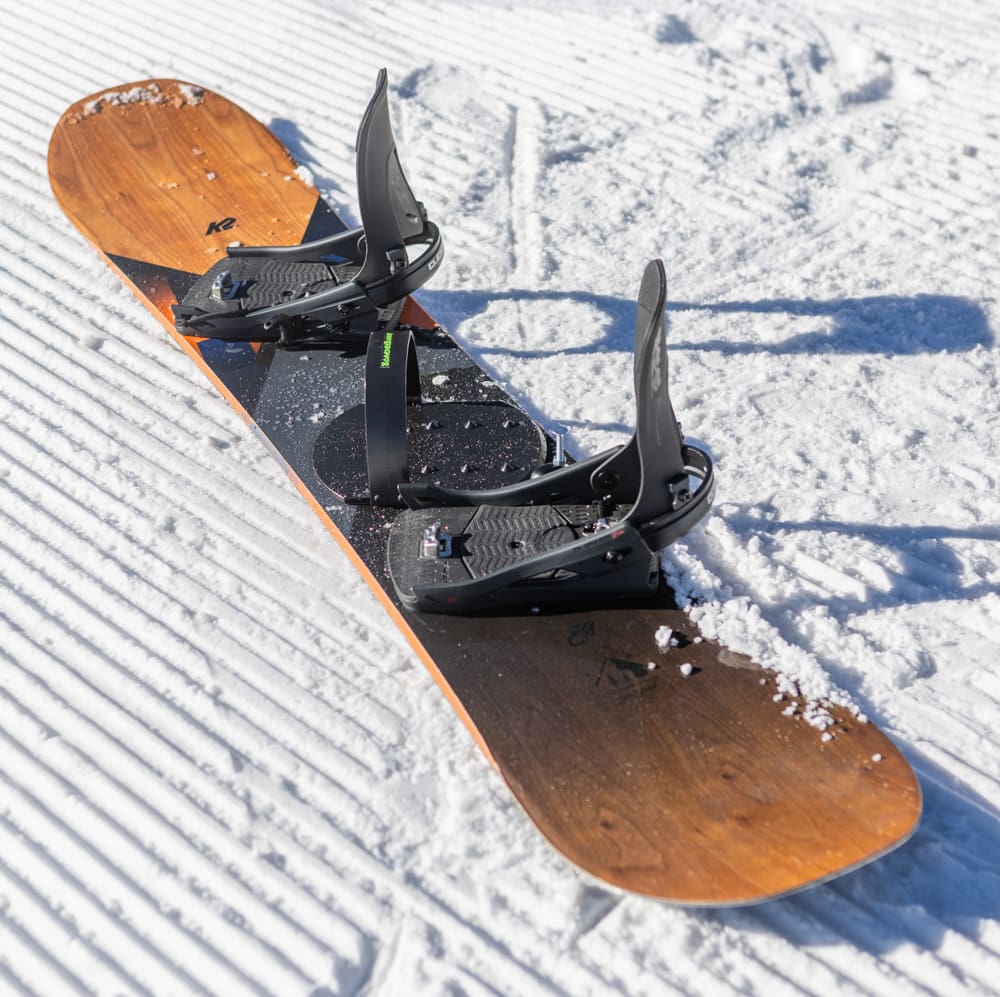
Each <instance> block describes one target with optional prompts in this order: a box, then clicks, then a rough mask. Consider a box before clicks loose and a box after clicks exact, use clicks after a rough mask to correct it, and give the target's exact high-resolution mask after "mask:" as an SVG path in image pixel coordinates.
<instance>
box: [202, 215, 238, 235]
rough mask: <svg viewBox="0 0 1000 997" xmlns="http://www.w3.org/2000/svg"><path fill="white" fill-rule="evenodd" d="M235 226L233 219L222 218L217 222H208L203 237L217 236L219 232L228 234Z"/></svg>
mask: <svg viewBox="0 0 1000 997" xmlns="http://www.w3.org/2000/svg"><path fill="white" fill-rule="evenodd" d="M235 224H236V219H235V218H222V219H220V220H219V221H217V222H209V223H208V228H207V229H205V235H217V234H218V233H219V232H228V231H229V229H231V228H232V227H233V226H234V225H235Z"/></svg>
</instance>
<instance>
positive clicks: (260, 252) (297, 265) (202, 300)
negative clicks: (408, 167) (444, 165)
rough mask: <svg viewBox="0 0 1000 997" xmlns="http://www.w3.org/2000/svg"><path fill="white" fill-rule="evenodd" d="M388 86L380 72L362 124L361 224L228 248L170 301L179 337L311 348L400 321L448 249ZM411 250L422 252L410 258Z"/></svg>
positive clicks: (359, 183) (385, 77)
mask: <svg viewBox="0 0 1000 997" xmlns="http://www.w3.org/2000/svg"><path fill="white" fill-rule="evenodd" d="M387 90H388V78H387V76H386V72H385V70H384V69H382V70H380V71H379V74H378V80H377V82H376V85H375V93H374V95H373V96H372V99H371V102H370V103H369V105H368V109H367V110H366V111H365V115H364V117H363V118H362V120H361V125H360V127H359V129H358V140H357V153H358V160H357V170H358V202H359V207H360V210H361V227H360V228H355V229H350V230H348V231H345V232H339V233H337V234H336V235H334V236H330V237H328V238H325V239H317V240H315V241H311V242H304V243H302V244H301V245H298V246H236V245H234V246H229V247H228V248H227V250H226V254H227V255H226V257H225V258H224V259H222V260H220V261H219V262H218V263H216V264H215V265H214V266H213V267H212V268H211V269H210V270H209V271H208V272H207V273H205V274H203V275H202V276H201V277H200V278H199V279H198V280H197V281H196V282H195V284H194V285H193V286H192V287H191V289H190V290H189V291H188V293H187V294H186V295H185V296H184V299H183V300H182V301H181V302H180V303H179V304H176V305H174V306H173V311H174V324H175V327H176V329H177V331H178V332H179V333H181V334H182V335H185V336H200V337H206V338H211V339H222V340H229V341H237V342H247V341H250V342H277V343H278V345H279V346H283V347H286V348H293V349H294V348H299V349H305V348H313V347H316V346H322V345H325V344H328V343H329V344H337V343H342V342H344V340H345V339H350V338H357V337H358V336H361V337H362V338H363V337H364V336H366V335H367V334H368V333H370V332H372V331H374V330H375V329H378V328H387V327H391V326H392V325H393V324H394V323H395V322H396V321H397V320H398V318H399V313H400V312H401V311H402V306H403V302H404V300H405V299H406V296H407V295H408V294H410V293H411V292H412V291H415V290H416V289H417V288H418V287H421V286H422V285H423V284H424V283H426V281H427V280H428V278H429V277H430V276H431V274H432V273H433V272H434V270H435V269H436V268H437V266H438V264H439V263H440V262H441V258H442V255H443V253H444V247H443V245H442V242H441V233H440V232H439V231H438V227H437V226H436V225H435V224H434V223H433V222H431V221H429V220H428V218H427V212H426V210H425V209H424V206H423V205H422V204H421V203H420V202H419V201H417V200H416V198H414V196H413V192H412V191H411V190H410V185H409V183H408V182H407V180H406V176H405V175H404V174H403V169H402V167H401V166H400V164H399V157H398V155H397V152H396V142H395V139H394V138H393V134H392V126H391V124H390V122H389V105H388V99H387ZM413 246H423V247H424V248H423V250H422V251H421V252H420V253H419V255H417V256H416V257H415V258H413V259H411V257H410V254H409V253H408V252H407V249H408V248H409V247H413Z"/></svg>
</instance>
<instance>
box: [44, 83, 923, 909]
mask: <svg viewBox="0 0 1000 997" xmlns="http://www.w3.org/2000/svg"><path fill="white" fill-rule="evenodd" d="M360 110H361V109H359V114H360ZM404 158H405V156H404ZM49 171H50V179H51V183H52V188H53V191H54V193H55V196H56V198H57V200H58V201H59V203H60V205H61V206H62V208H63V210H64V211H65V212H66V214H67V216H68V217H69V218H70V220H71V221H72V222H73V223H74V224H75V225H76V227H77V228H78V229H79V230H80V231H81V232H82V233H83V234H84V235H85V236H86V237H87V238H88V239H89V240H90V241H91V242H92V243H93V244H94V246H95V247H96V248H97V249H98V250H99V251H100V252H101V253H102V254H104V256H105V257H106V258H112V257H114V258H121V257H124V258H128V259H131V260H136V261H142V262H143V263H147V264H154V265H156V266H159V267H163V268H168V269H171V270H182V271H188V272H191V273H201V272H203V271H204V270H206V269H208V267H209V266H210V265H211V264H212V263H213V262H214V261H215V260H216V259H217V258H218V257H219V255H220V254H221V253H223V252H224V250H225V246H226V245H227V244H228V243H230V242H232V241H234V240H240V241H242V242H244V243H246V244H255V243H295V242H298V241H299V240H301V238H302V236H303V233H304V232H305V231H306V228H307V226H308V225H309V222H310V219H311V216H312V213H313V211H314V209H315V206H316V202H317V197H318V195H317V193H316V191H315V190H314V189H313V188H312V187H311V186H310V185H309V184H307V183H305V182H304V181H303V180H302V179H301V178H300V177H299V176H298V174H297V173H296V172H295V163H294V162H293V161H292V159H291V157H290V156H289V154H288V152H287V151H286V150H285V149H284V147H283V146H282V145H281V143H280V142H279V141H278V140H277V139H276V138H275V137H274V136H273V135H272V134H271V133H270V132H269V131H268V130H267V129H266V128H264V127H263V126H262V125H260V124H259V123H258V122H256V121H255V120H254V119H253V118H251V117H250V116H249V115H247V114H246V113H245V112H243V111H241V110H240V109H239V108H237V107H236V106H235V105H233V104H232V103H230V102H229V101H227V100H226V99H224V98H222V97H220V96H218V95H216V94H213V93H211V92H209V91H206V90H203V89H202V88H199V87H194V86H191V85H190V84H181V83H178V82H176V81H169V80H152V81H144V82H141V83H136V84H129V85H125V86H121V87H115V88H112V89H110V90H106V91H103V92H101V93H99V94H96V95H94V96H92V97H88V98H86V99H85V100H82V101H80V102H78V103H77V104H75V105H74V106H73V107H72V108H70V109H69V111H67V113H66V114H65V115H64V116H63V118H62V119H61V121H60V122H59V125H58V126H57V128H56V130H55V133H54V135H53V138H52V143H51V147H50V153H49ZM229 219H233V221H232V224H231V225H228V227H220V223H222V224H227V220H229ZM109 262H112V261H111V260H110V259H109ZM641 262H643V261H637V268H638V265H639V264H640V263H641ZM118 269H119V272H121V268H118ZM123 276H125V277H126V278H127V279H128V275H127V274H123ZM130 282H131V283H132V284H133V286H134V287H135V288H136V290H137V293H140V295H141V296H143V297H144V299H145V301H146V303H147V304H148V305H149V306H150V308H151V309H153V310H154V311H155V312H156V314H157V315H158V316H159V317H160V318H161V319H162V320H163V322H164V324H165V325H166V326H167V328H168V330H169V331H171V333H172V334H174V336H175V338H176V339H177V340H178V342H180V343H181V345H182V346H183V347H184V348H185V349H186V350H187V352H188V353H189V354H190V355H191V356H192V357H193V358H194V359H195V360H196V361H197V362H198V363H199V365H200V366H201V367H202V369H203V370H205V371H206V373H207V374H208V375H209V376H210V377H211V379H212V380H213V382H214V383H215V384H216V386H217V387H219V388H220V390H222V391H223V393H224V394H225V395H226V397H227V398H228V400H229V401H230V402H231V403H232V404H233V405H234V406H236V407H237V409H239V410H240V411H241V412H243V414H244V415H245V417H246V418H247V419H248V421H253V420H252V417H251V416H250V415H249V413H247V412H246V411H245V406H244V403H243V402H242V401H241V399H240V397H238V395H237V394H235V393H234V392H233V391H230V390H228V389H227V388H226V386H225V384H224V383H223V381H222V379H221V378H220V377H219V376H218V374H217V372H216V371H214V370H213V368H212V365H211V363H210V362H209V361H208V360H207V359H206V356H205V353H204V351H200V350H199V349H197V348H196V345H195V343H194V341H192V340H185V339H184V337H178V336H177V335H176V334H175V333H173V330H172V327H171V319H170V312H169V305H170V303H171V301H172V300H173V296H172V294H171V292H170V289H169V287H168V285H167V284H166V283H163V282H161V283H160V284H156V283H155V282H154V283H149V284H146V285H144V286H143V287H139V286H138V285H137V284H136V283H135V281H134V280H133V281H130ZM151 288H158V290H151ZM415 309H416V306H411V311H410V313H409V314H410V315H411V316H414V317H416V318H417V320H418V321H419V320H423V321H425V322H427V323H428V324H429V320H427V317H426V315H424V314H423V313H422V312H417V311H416V310H415ZM463 356H464V354H463ZM317 369H319V365H317ZM282 456H285V457H287V455H282ZM289 473H290V475H291V477H292V479H293V481H294V482H295V484H296V485H297V486H298V487H299V489H300V491H301V492H302V494H303V495H304V496H305V497H306V498H307V499H308V500H309V501H310V503H311V504H312V506H313V508H314V509H315V510H316V512H317V514H319V515H320V516H321V517H322V518H323V519H324V521H325V522H326V524H327V525H328V527H329V528H330V531H331V533H333V535H334V536H335V537H336V539H337V540H338V541H339V542H340V544H341V545H342V546H343V547H344V548H345V550H347V551H348V553H349V555H350V556H351V557H352V560H353V561H354V563H355V564H356V565H357V566H358V568H359V570H360V571H362V573H363V574H364V576H365V577H366V579H367V580H368V581H369V583H370V584H371V585H372V587H373V589H374V590H375V592H376V594H377V595H378V597H379V598H380V599H381V600H382V602H383V605H385V607H386V609H387V611H388V612H389V613H390V614H391V615H392V616H393V618H394V619H395V622H396V623H397V624H398V625H399V626H400V627H401V628H402V629H403V631H404V633H406V634H407V636H408V638H409V639H410V641H411V643H412V644H413V646H414V648H415V650H416V651H417V653H418V654H419V655H420V657H421V659H422V660H423V661H424V663H425V664H426V665H427V667H428V668H429V669H430V671H431V672H432V674H433V675H434V677H435V678H436V679H437V681H438V682H439V684H440V685H441V687H442V689H443V690H444V691H445V693H446V695H448V697H449V699H450V701H451V702H452V704H453V705H454V706H455V708H456V710H457V711H458V713H459V715H460V716H461V717H462V719H463V720H464V721H465V723H466V724H467V725H468V726H469V728H470V730H471V731H472V732H473V734H474V736H475V737H476V739H477V741H478V743H479V744H480V745H481V747H482V748H483V749H484V751H485V752H486V754H487V756H488V757H489V758H490V759H491V761H493V762H494V764H495V765H496V766H497V768H498V769H499V771H500V772H501V774H502V775H503V777H504V778H505V780H506V781H507V783H508V785H509V786H510V788H511V790H512V792H513V793H514V795H515V796H516V797H517V799H518V800H519V802H520V803H521V804H522V806H523V807H524V809H525V810H526V812H527V813H528V814H529V816H530V817H531V819H532V820H533V821H534V823H535V824H536V825H537V826H538V827H539V829H540V830H541V831H542V833H543V834H544V835H545V836H546V837H547V838H548V839H549V841H550V842H551V843H552V844H553V845H554V846H555V847H556V848H558V849H559V850H560V851H561V852H562V853H563V854H565V855H566V856H567V857H569V858H570V859H571V860H573V861H574V862H575V863H577V864H578V865H580V866H581V867H582V868H584V869H585V870H587V871H588V872H590V873H591V874H593V875H595V876H598V877H600V878H601V879H602V880H604V881H605V882H607V883H610V884H613V885H615V886H618V887H620V888H623V889H627V890H632V891H636V892H638V893H643V894H648V895H651V896H656V897H660V898H663V899H667V900H670V901H672V902H675V903H688V904H700V905H715V904H726V905H731V904H738V903H749V902H754V901H759V900H762V899H768V898H771V897H774V896H780V895H782V894H784V893H787V892H790V891H792V890H795V889H800V888H802V887H803V886H806V885H810V884H814V883H818V882H822V881H824V880H826V879H829V878H831V877H833V876H836V875H838V874H841V873H843V872H845V871H847V870H850V869H852V868H855V867H857V866H859V865H861V864H863V863H865V862H867V861H870V860H871V859H873V858H875V857H877V856H879V855H881V854H884V853H885V852H887V851H888V850H890V849H892V848H893V847H895V846H897V845H898V844H900V843H901V842H902V841H904V840H905V839H906V838H907V837H908V836H909V835H910V834H911V833H912V831H913V830H914V828H915V826H916V823H917V821H918V819H919V815H920V807H921V800H920V789H919V785H918V783H917V781H916V779H915V777H914V775H913V772H912V770H911V768H910V766H909V765H908V763H907V762H906V760H905V759H904V758H903V756H902V755H901V754H900V752H899V751H898V750H897V748H896V747H895V746H894V745H893V744H892V743H891V742H890V741H889V740H888V739H887V738H886V737H885V736H884V735H883V734H882V733H881V732H880V731H879V730H878V729H877V728H876V727H875V726H874V725H872V724H869V723H864V722H862V721H860V720H858V719H857V718H856V717H855V716H853V715H852V714H851V713H849V712H848V711H846V710H844V709H840V708H832V707H831V708H830V713H831V716H832V717H833V719H834V723H833V725H832V726H831V727H830V728H829V729H828V730H827V731H826V732H825V733H826V735H827V736H826V737H824V732H823V731H821V730H819V729H818V728H817V727H816V726H813V725H812V724H810V723H809V722H808V721H807V720H806V719H805V718H804V716H803V706H804V704H803V703H802V702H800V701H797V700H796V699H794V698H793V697H788V696H782V695H781V694H780V693H779V692H778V690H777V686H776V683H775V677H774V675H773V674H772V673H770V672H768V671H766V670H764V669H762V668H760V667H759V666H757V665H756V664H754V663H753V662H752V661H750V660H749V659H747V658H745V657H743V656H741V655H738V654H734V653H733V652H731V651H728V650H726V649H725V648H723V647H721V646H719V645H718V644H716V643H713V642H711V641H708V640H701V639H700V635H699V634H698V633H697V630H696V629H695V628H694V626H693V625H692V624H691V622H690V620H689V619H688V617H687V616H685V615H684V614H683V613H681V612H679V611H678V610H676V609H675V608H674V607H673V606H672V603H671V602H670V597H669V593H664V595H663V596H662V597H661V598H660V599H659V601H658V602H655V603H652V604H647V605H644V606H641V607H631V608H618V609H614V610H607V611H600V612H581V611H574V612H565V613H552V614H528V615H524V616H512V615H507V616H495V617H489V618H473V619H469V618H460V617H436V616H416V615H413V614H407V613H404V612H403V611H402V610H401V609H400V608H399V606H398V605H396V604H395V602H394V600H393V598H392V597H391V595H389V594H388V593H387V592H386V591H385V590H384V586H383V585H382V584H380V580H384V577H385V574H384V565H383V564H382V563H381V561H380V558H381V556H382V554H381V552H380V550H379V549H378V548H377V547H372V548H371V549H369V550H362V551H361V552H359V549H360V545H359V544H358V543H357V541H356V540H355V543H354V544H353V545H352V543H351V541H350V540H349V539H348V531H347V530H346V528H344V527H343V523H342V522H340V521H339V520H338V519H337V517H336V514H335V513H330V512H328V509H330V508H333V503H334V502H335V499H334V497H333V496H332V493H329V492H326V493H323V494H319V493H318V491H317V489H318V488H319V487H320V486H317V485H315V484H307V481H308V476H307V475H306V473H305V472H304V471H303V472H302V473H297V471H296V468H295V467H294V466H290V467H289ZM352 515H358V516H361V517H362V519H363V517H364V515H366V514H365V513H352ZM375 515H376V514H375V513H372V516H373V517H374V516H375ZM378 515H382V516H383V517H384V515H385V514H384V513H379V514H378ZM373 522H374V518H373ZM358 532H359V531H357V530H356V531H355V533H358ZM662 625H668V626H670V627H672V628H673V629H674V630H676V631H677V632H678V633H679V634H680V635H682V640H681V645H682V646H679V647H674V648H668V649H666V650H661V649H660V648H659V647H658V646H657V643H656V641H655V639H654V634H655V632H656V630H657V628H658V627H660V626H662ZM682 666H683V667H682ZM688 666H690V667H688Z"/></svg>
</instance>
